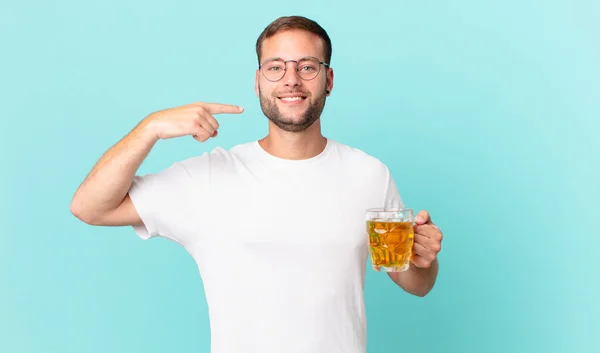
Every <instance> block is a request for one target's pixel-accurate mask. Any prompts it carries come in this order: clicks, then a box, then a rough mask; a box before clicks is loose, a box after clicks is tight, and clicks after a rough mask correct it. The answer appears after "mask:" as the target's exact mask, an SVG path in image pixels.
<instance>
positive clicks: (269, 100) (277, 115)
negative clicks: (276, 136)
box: [258, 87, 326, 132]
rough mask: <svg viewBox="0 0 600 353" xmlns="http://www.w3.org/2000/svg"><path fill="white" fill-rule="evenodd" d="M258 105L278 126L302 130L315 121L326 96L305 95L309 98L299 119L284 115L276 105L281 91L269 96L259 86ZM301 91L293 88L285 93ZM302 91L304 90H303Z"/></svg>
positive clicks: (319, 114)
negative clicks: (306, 106)
mask: <svg viewBox="0 0 600 353" xmlns="http://www.w3.org/2000/svg"><path fill="white" fill-rule="evenodd" d="M258 90H259V97H260V107H261V109H262V111H263V113H264V114H265V116H266V117H267V118H268V119H269V120H270V121H272V122H273V124H275V125H276V126H277V127H278V128H280V129H281V130H284V131H289V132H302V131H304V130H306V129H308V128H309V127H310V126H311V125H312V124H314V122H315V121H317V120H318V119H319V117H320V116H321V113H322V112H323V108H324V107H325V100H326V96H325V94H324V93H322V94H319V95H318V96H316V97H314V99H311V98H312V96H309V97H307V98H306V99H307V100H309V102H308V103H309V104H308V108H306V111H305V112H304V113H303V114H302V116H301V118H300V119H292V118H289V117H286V116H284V115H283V114H282V113H281V111H280V110H279V107H278V106H277V99H279V98H277V94H279V93H282V92H274V93H273V94H272V95H271V96H270V97H266V96H264V95H263V93H262V91H261V90H260V87H259V89H258ZM300 92H301V91H299V90H295V91H291V92H285V93H300ZM303 93H304V92H303Z"/></svg>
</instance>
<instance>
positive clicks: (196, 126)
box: [144, 102, 244, 142]
mask: <svg viewBox="0 0 600 353" xmlns="http://www.w3.org/2000/svg"><path fill="white" fill-rule="evenodd" d="M243 111H244V108H242V107H239V106H235V105H228V104H219V103H203V102H198V103H193V104H188V105H184V106H181V107H176V108H170V109H166V110H161V111H157V112H154V113H152V114H150V115H148V117H147V118H146V119H144V120H145V123H146V125H147V127H148V128H149V129H150V131H152V134H155V135H156V139H169V138H173V137H180V136H186V135H191V136H192V137H193V138H194V139H195V140H196V141H198V142H204V141H206V140H208V139H209V138H211V137H216V136H217V134H218V129H219V123H218V122H217V120H216V119H215V118H214V117H213V114H240V113H242V112H243Z"/></svg>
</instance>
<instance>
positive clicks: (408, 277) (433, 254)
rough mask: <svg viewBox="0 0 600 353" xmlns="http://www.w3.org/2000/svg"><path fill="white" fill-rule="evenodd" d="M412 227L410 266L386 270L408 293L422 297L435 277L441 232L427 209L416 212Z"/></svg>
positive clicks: (428, 290)
mask: <svg viewBox="0 0 600 353" xmlns="http://www.w3.org/2000/svg"><path fill="white" fill-rule="evenodd" d="M414 229H415V238H414V244H413V251H412V257H411V260H410V261H411V266H410V267H409V269H408V270H407V271H404V272H388V275H389V276H390V278H391V279H392V280H393V281H394V282H395V283H396V284H397V285H398V286H400V287H401V288H402V289H404V290H405V291H407V292H408V293H411V294H414V295H417V296H419V297H424V296H425V295H427V293H429V292H430V291H431V289H432V288H433V285H434V283H435V280H436V278H437V274H438V267H439V264H438V259H437V255H438V253H439V252H440V250H441V249H442V232H441V231H440V229H439V228H438V227H437V226H436V225H435V224H433V222H432V221H431V218H430V217H429V213H428V212H427V211H421V212H419V213H418V214H417V217H415V228H414Z"/></svg>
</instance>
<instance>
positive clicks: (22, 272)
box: [0, 0, 600, 353]
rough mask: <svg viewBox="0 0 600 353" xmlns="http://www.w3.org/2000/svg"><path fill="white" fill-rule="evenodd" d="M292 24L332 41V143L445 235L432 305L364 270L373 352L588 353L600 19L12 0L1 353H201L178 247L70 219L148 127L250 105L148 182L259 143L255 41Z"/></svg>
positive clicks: (146, 168)
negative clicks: (162, 113) (300, 21)
mask: <svg viewBox="0 0 600 353" xmlns="http://www.w3.org/2000/svg"><path fill="white" fill-rule="evenodd" d="M289 14H300V15H305V16H308V17H311V18H313V19H315V20H317V21H318V22H319V23H320V24H321V25H323V26H324V27H325V29H326V30H327V31H328V32H329V34H330V36H331V37H332V40H333V59H332V63H331V64H332V67H333V68H334V72H335V87H334V90H333V93H332V96H331V97H330V98H329V99H328V102H327V105H326V108H325V112H324V115H323V118H322V121H323V128H324V133H325V135H327V136H328V137H330V138H333V139H336V140H338V141H339V142H342V143H346V144H349V145H352V146H354V147H357V148H360V149H363V150H364V151H366V152H368V153H370V154H372V155H375V156H377V157H378V158H380V159H381V160H382V161H384V162H385V163H387V164H388V166H389V167H390V169H391V171H392V172H393V174H394V177H395V178H396V181H397V183H398V185H399V188H400V192H401V194H402V197H403V199H404V201H405V203H406V204H407V205H408V206H410V207H413V208H414V209H416V210H420V209H427V210H429V211H430V213H431V214H432V218H433V220H434V222H436V223H437V224H438V225H439V226H440V228H441V229H442V230H443V232H444V235H445V237H444V242H443V249H442V252H441V253H440V263H441V269H440V274H439V279H438V282H437V284H436V287H435V288H434V290H433V291H432V292H431V293H430V294H429V295H428V296H426V297H425V298H417V297H413V296H410V295H408V294H406V293H404V292H402V291H401V290H400V289H399V288H397V287H395V285H394V284H393V283H392V282H391V281H390V280H389V279H388V278H387V276H385V275H383V274H378V273H375V272H373V271H371V270H370V269H369V271H368V275H367V281H366V285H365V292H366V301H367V311H368V323H369V331H368V352H370V353H376V352H413V353H417V352H461V353H471V352H472V353H475V352H477V353H480V352H502V353H505V352H511V353H515V352H545V353H555V352H597V351H598V345H599V344H600V339H599V337H598V333H599V332H600V324H599V323H598V318H599V317H600V304H598V303H597V301H598V299H599V298H600V290H599V287H600V286H599V278H600V276H598V270H599V269H600V261H599V259H598V256H597V253H598V251H597V250H598V248H599V246H600V241H599V240H598V238H599V235H600V234H599V231H598V228H597V226H598V219H599V217H598V212H597V205H598V196H600V195H599V192H598V191H599V188H598V180H600V175H599V172H598V153H599V152H600V148H599V143H598V140H597V139H598V136H597V135H598V131H599V129H598V128H599V123H598V119H599V117H600V114H599V113H600V109H599V106H600V86H599V80H600V68H599V63H600V45H599V43H600V42H599V41H598V35H599V34H600V21H598V18H600V5H599V3H598V2H596V1H566V0H565V1H514V0H509V1H502V2H500V1H496V2H490V1H475V0H473V1H418V2H408V1H399V2H396V1H368V2H360V3H348V2H344V3H343V4H342V3H341V2H340V3H333V2H323V1H312V0H310V1H303V2H258V3H257V2H242V1H237V2H231V1H222V2H200V1H172V2H166V1H163V2H159V1H150V2H148V1H140V0H119V1H115V0H111V1H101V2H100V1H87V2H80V1H72V0H71V1H67V0H60V1H53V2H43V1H37V2H27V1H25V2H16V1H12V2H8V1H5V0H3V1H2V3H1V7H0V26H1V27H0V48H1V55H0V70H1V71H0V97H1V98H0V117H1V120H0V164H1V165H2V172H1V174H0V176H1V183H0V200H2V203H1V209H0V217H1V218H0V221H1V227H2V228H1V230H2V232H1V233H0V234H1V235H0V286H1V287H0V352H3V353H4V352H6V353H13V352H14V353H17V352H18V353H33V352H45V353H51V352H73V353H75V352H87V353H95V352H145V353H154V352H180V353H183V352H208V351H209V345H210V341H209V322H208V316H207V307H206V303H205V298H204V293H203V289H202V282H201V279H200V278H199V275H198V272H197V269H196V267H195V263H194V262H193V260H192V258H191V257H190V256H188V255H187V253H185V251H184V249H183V248H181V247H180V246H178V245H177V244H175V243H173V242H170V241H168V240H163V239H155V240H151V241H147V242H144V241H142V240H141V239H139V238H138V237H137V236H136V235H135V234H134V232H133V230H132V229H130V228H101V227H92V226H88V225H85V224H83V223H82V222H80V221H78V220H77V219H76V218H75V217H73V216H72V215H71V214H70V211H69V204H70V201H71V197H72V195H73V193H74V192H75V190H76V188H77V187H78V185H79V183H81V181H82V180H83V179H84V178H85V176H86V174H87V173H88V172H89V170H90V169H91V168H92V166H93V165H94V163H95V162H96V161H97V159H98V158H100V156H101V155H102V153H104V152H105V151H106V150H107V149H108V148H109V147H110V146H111V145H113V144H114V143H116V142H117V141H118V140H119V139H120V138H122V137H123V136H124V135H125V134H126V133H127V132H128V131H129V130H130V129H131V128H133V127H134V125H135V124H136V123H137V122H138V121H139V120H141V119H142V118H143V117H145V116H146V115H147V114H148V113H150V112H153V111H156V110H159V109H164V108H168V107H174V106H178V105H182V104H186V103H190V102H194V101H209V102H210V101H214V102H222V103H231V104H238V105H242V106H244V107H245V109H246V111H245V112H244V114H242V115H240V116H237V115H224V116H221V117H220V123H221V129H220V134H219V137H218V138H216V139H214V140H211V141H210V142H207V143H205V144H199V143H197V142H196V141H194V140H193V139H191V138H189V139H188V138H182V139H175V140H168V141H161V142H160V143H159V144H158V145H157V146H156V148H155V149H154V150H153V151H152V153H151V154H150V156H149V157H148V159H147V160H146V161H145V162H144V164H143V165H142V167H141V169H140V173H147V172H155V171H158V170H160V169H161V168H164V167H166V166H168V165H169V164H171V163H172V162H173V161H176V160H180V159H184V158H187V157H190V156H193V155H197V154H200V153H202V152H204V151H208V150H211V149H212V148H214V147H216V146H217V145H219V146H223V147H226V148H227V147H231V146H233V145H235V144H238V143H242V142H246V141H249V140H253V139H257V138H260V137H262V136H263V135H264V134H265V132H266V118H264V116H263V115H262V112H261V111H260V107H259V104H258V100H257V98H256V96H255V94H254V91H253V83H254V70H255V68H256V65H257V63H256V57H255V52H254V44H255V41H256V38H257V37H258V35H259V34H260V32H261V31H262V29H263V28H264V27H265V26H266V25H267V24H268V23H269V22H270V21H272V20H274V19H275V18H277V17H278V16H281V15H289ZM232 202H235V201H234V200H232ZM324 270H326V269H324Z"/></svg>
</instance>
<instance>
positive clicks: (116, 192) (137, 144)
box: [71, 121, 157, 221]
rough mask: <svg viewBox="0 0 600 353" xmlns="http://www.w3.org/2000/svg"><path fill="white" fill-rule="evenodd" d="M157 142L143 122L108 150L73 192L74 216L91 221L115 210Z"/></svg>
mask: <svg viewBox="0 0 600 353" xmlns="http://www.w3.org/2000/svg"><path fill="white" fill-rule="evenodd" d="M156 141H157V137H156V134H155V133H154V132H153V131H152V130H151V129H150V128H149V126H148V123H147V122H146V121H142V122H141V123H140V124H138V125H137V126H136V127H135V128H134V129H133V130H132V131H131V132H130V133H129V134H128V135H127V136H125V137H124V138H123V139H121V140H120V141H119V142H118V143H117V144H115V145H114V146H113V147H111V148H110V149H109V150H108V151H107V152H106V153H105V154H104V155H103V156H102V157H101V158H100V159H99V160H98V162H97V163H96V165H95V166H94V167H93V169H92V170H91V172H90V173H89V174H88V176H87V177H86V178H85V180H84V181H83V183H82V184H81V185H80V186H79V188H78V190H77V191H76V193H75V195H74V197H73V200H72V203H71V211H72V212H73V214H76V215H77V216H78V217H79V218H82V219H87V220H90V221H92V220H93V219H96V218H98V217H99V216H100V215H102V214H103V213H104V212H108V211H111V210H113V209H115V208H116V207H118V206H119V205H120V204H121V202H122V201H123V199H124V198H125V196H126V195H127V192H128V191H129V188H130V187H131V183H132V181H133V177H134V176H135V172H136V171H137V169H138V168H139V166H140V165H141V164H142V162H143V161H144V159H145V158H146V157H147V156H148V153H149V152H150V150H151V149H152V147H153V146H154V144H155V143H156Z"/></svg>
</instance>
